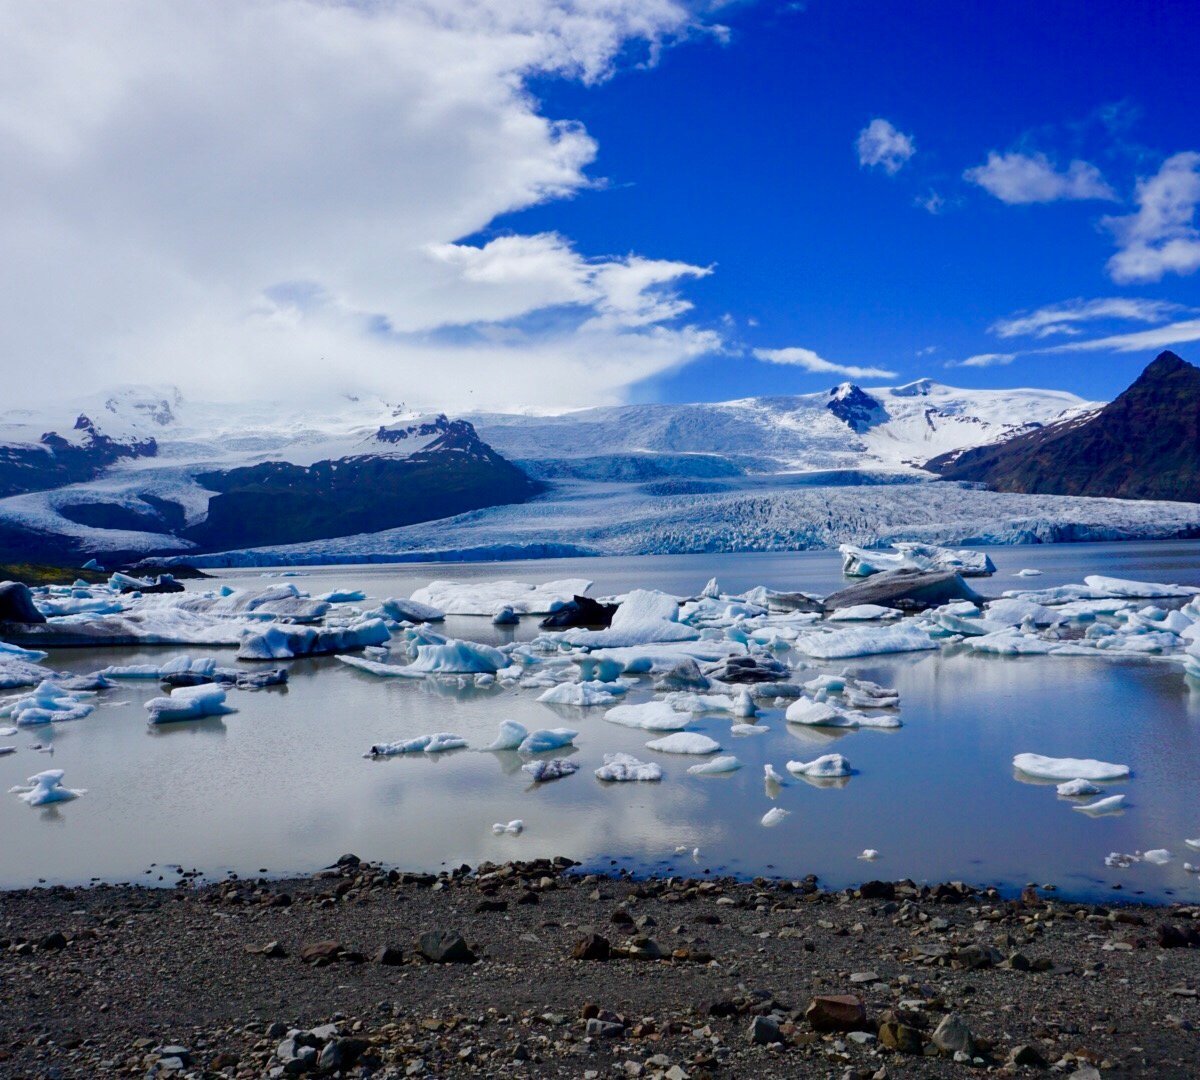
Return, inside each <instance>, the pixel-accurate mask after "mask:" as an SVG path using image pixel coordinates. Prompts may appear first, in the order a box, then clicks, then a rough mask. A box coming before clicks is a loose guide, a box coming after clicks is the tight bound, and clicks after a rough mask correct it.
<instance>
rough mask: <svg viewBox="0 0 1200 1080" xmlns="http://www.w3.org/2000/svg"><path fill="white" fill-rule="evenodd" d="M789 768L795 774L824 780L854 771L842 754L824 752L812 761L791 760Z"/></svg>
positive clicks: (847, 774) (848, 774)
mask: <svg viewBox="0 0 1200 1080" xmlns="http://www.w3.org/2000/svg"><path fill="white" fill-rule="evenodd" d="M787 770H788V772H790V773H791V774H792V775H793V776H807V777H811V778H815V779H822V780H827V779H835V778H837V777H842V776H850V775H851V773H852V772H853V770H852V769H851V768H850V762H849V761H847V760H846V759H845V758H844V757H842V755H841V754H823V755H822V756H821V757H819V758H815V759H814V760H812V761H789V762H788V763H787Z"/></svg>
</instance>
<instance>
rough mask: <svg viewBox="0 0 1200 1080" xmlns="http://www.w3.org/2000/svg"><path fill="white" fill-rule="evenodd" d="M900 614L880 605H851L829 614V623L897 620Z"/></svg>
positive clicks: (893, 609)
mask: <svg viewBox="0 0 1200 1080" xmlns="http://www.w3.org/2000/svg"><path fill="white" fill-rule="evenodd" d="M900 615H901V612H899V611H897V610H896V609H895V608H890V607H883V606H882V605H880V604H851V605H850V606H849V607H844V608H838V609H837V610H836V611H831V612H830V613H829V616H828V618H829V620H830V622H875V621H877V620H879V619H897V618H899V617H900Z"/></svg>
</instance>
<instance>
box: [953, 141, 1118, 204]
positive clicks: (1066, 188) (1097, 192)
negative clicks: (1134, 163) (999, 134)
mask: <svg viewBox="0 0 1200 1080" xmlns="http://www.w3.org/2000/svg"><path fill="white" fill-rule="evenodd" d="M963 178H964V179H966V180H969V181H970V182H971V183H973V184H978V185H979V186H980V187H981V188H983V189H984V190H985V191H987V192H990V193H991V194H992V195H995V196H996V198H997V199H999V200H1000V201H1001V202H1005V203H1009V204H1017V203H1046V202H1056V201H1057V200H1059V199H1110V200H1115V199H1116V197H1117V196H1116V193H1115V192H1114V191H1113V189H1112V188H1111V187H1109V186H1108V184H1107V183H1106V182H1105V180H1104V177H1103V176H1101V175H1100V170H1099V169H1097V168H1096V166H1095V165H1091V164H1089V163H1088V162H1086V161H1078V160H1076V161H1072V162H1071V164H1070V165H1068V166H1067V169H1066V171H1065V172H1059V171H1058V170H1057V169H1056V168H1055V166H1054V164H1053V163H1052V162H1051V161H1050V159H1049V158H1047V157H1046V155H1045V154H1032V155H1030V154H1022V153H1017V152H1013V153H1009V154H998V153H996V151H994V150H993V151H992V152H991V153H989V154H988V156H987V161H986V162H985V163H984V164H983V165H976V166H975V167H974V168H972V169H967V171H966V172H964V173H963Z"/></svg>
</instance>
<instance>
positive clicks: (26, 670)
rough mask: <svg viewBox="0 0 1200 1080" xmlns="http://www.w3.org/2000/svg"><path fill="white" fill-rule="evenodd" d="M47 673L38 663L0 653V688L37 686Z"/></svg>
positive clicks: (12, 688)
mask: <svg viewBox="0 0 1200 1080" xmlns="http://www.w3.org/2000/svg"><path fill="white" fill-rule="evenodd" d="M49 674H50V672H48V671H47V670H46V669H45V668H44V667H42V666H41V665H40V664H37V663H31V662H29V661H28V660H21V659H18V658H15V657H12V658H10V657H9V656H7V655H0V690H19V689H22V688H24V687H27V686H37V684H38V683H40V682H41V681H42V680H43V679H45V678H46V676H47V675H49Z"/></svg>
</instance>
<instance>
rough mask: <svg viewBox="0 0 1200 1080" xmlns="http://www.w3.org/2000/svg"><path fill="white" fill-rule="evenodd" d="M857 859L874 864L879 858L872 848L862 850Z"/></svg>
mask: <svg viewBox="0 0 1200 1080" xmlns="http://www.w3.org/2000/svg"><path fill="white" fill-rule="evenodd" d="M858 858H860V859H864V860H866V861H867V862H874V861H875V860H876V859H878V858H879V852H878V851H876V850H875V849H874V848H864V849H863V851H862V854H861V855H859V856H858Z"/></svg>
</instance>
